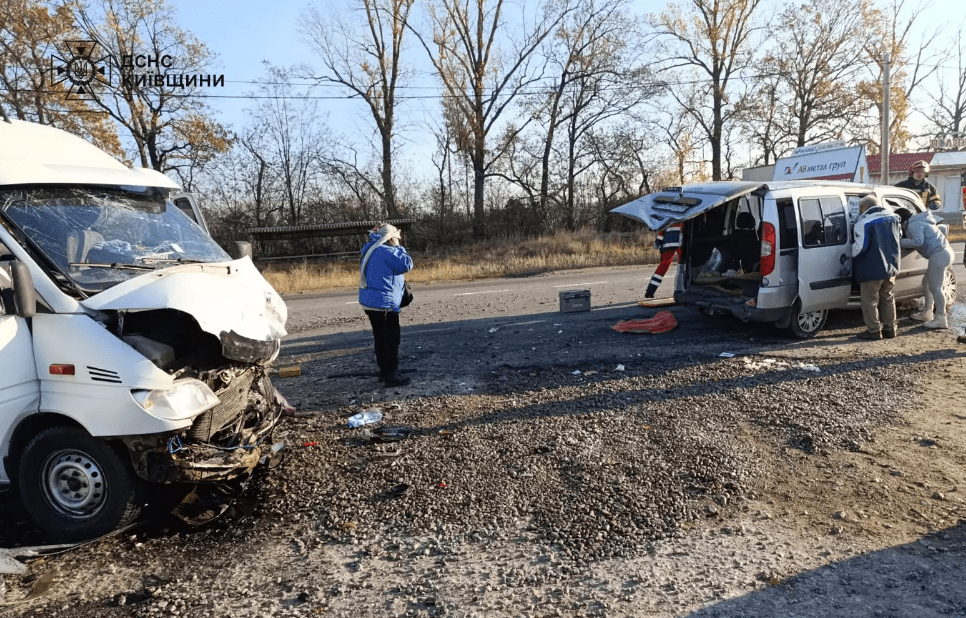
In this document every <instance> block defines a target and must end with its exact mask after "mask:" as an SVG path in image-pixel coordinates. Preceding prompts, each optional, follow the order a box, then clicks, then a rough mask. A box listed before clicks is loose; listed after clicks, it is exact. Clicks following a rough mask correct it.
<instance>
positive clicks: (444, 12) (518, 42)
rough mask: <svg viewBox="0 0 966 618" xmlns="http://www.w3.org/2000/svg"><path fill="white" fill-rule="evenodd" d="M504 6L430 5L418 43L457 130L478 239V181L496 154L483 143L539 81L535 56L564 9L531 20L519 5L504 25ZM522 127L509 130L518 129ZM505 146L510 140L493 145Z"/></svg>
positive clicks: (459, 1)
mask: <svg viewBox="0 0 966 618" xmlns="http://www.w3.org/2000/svg"><path fill="white" fill-rule="evenodd" d="M507 6H508V3H506V2H505V0H465V1H464V0H438V2H437V3H436V4H433V5H432V6H431V10H430V21H431V23H432V29H433V35H432V40H431V41H427V40H426V37H425V36H422V35H420V37H419V38H420V41H421V42H422V44H423V46H424V48H425V49H426V51H427V53H428V55H429V57H430V60H431V61H432V63H433V66H434V67H435V69H436V72H437V73H438V74H439V77H440V80H441V81H442V85H443V97H444V99H443V100H444V107H446V108H447V109H448V113H449V114H450V117H451V118H452V119H453V121H454V122H455V123H457V124H459V125H462V126H463V127H465V133H464V134H463V135H461V136H460V137H461V139H460V140H459V141H458V142H457V143H458V146H459V148H460V149H461V150H462V151H464V152H467V153H468V154H469V157H470V160H471V161H472V165H473V176H474V186H473V233H474V236H476V237H477V238H482V237H483V236H484V235H485V229H484V221H485V219H484V212H485V201H484V185H485V180H486V178H487V175H488V173H489V168H490V166H491V165H492V164H493V162H494V161H496V160H498V159H499V158H500V157H501V156H502V155H503V152H504V151H503V149H502V148H498V149H496V150H493V151H491V150H490V149H489V146H491V145H492V144H488V139H489V138H490V137H491V132H493V131H494V128H495V127H497V126H498V123H499V122H501V121H502V120H503V119H504V115H505V114H507V112H508V110H511V109H512V106H513V104H514V103H515V102H516V100H517V98H518V97H519V96H520V94H521V93H522V92H524V91H525V89H526V88H528V87H529V86H530V85H532V84H534V83H536V81H537V80H538V78H539V77H540V73H539V67H536V66H535V64H536V62H535V53H536V51H537V49H538V48H539V46H540V44H541V43H542V42H543V40H544V39H545V38H546V37H547V36H549V35H550V34H551V33H552V32H553V31H554V30H555V29H556V28H557V26H558V25H559V23H560V21H561V20H562V19H563V18H564V16H566V14H567V13H568V11H569V9H568V8H567V7H566V6H563V5H560V4H558V3H555V2H554V1H552V0H551V1H549V2H547V3H546V4H545V5H543V7H541V9H540V10H538V11H537V15H535V16H528V15H527V13H526V7H524V10H523V14H522V15H521V16H520V18H519V20H518V21H517V22H515V23H513V24H512V27H511V25H510V24H508V23H507V19H506V16H505V15H504V9H505V8H506V7H507ZM526 124H527V122H526V121H525V122H522V123H520V124H519V125H517V126H516V128H515V130H516V131H518V132H519V131H522V130H523V128H524V127H525V126H526ZM454 134H455V133H454ZM512 142H513V140H512V136H511V138H509V139H502V140H501V141H500V144H501V145H507V144H511V143H512Z"/></svg>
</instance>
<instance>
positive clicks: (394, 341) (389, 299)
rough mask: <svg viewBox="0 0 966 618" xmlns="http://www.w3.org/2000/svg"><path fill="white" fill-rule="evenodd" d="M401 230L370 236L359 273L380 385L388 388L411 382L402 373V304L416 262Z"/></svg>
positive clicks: (383, 229)
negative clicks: (410, 272)
mask: <svg viewBox="0 0 966 618" xmlns="http://www.w3.org/2000/svg"><path fill="white" fill-rule="evenodd" d="M400 236H401V235H400V232H399V229H398V228H396V227H395V226H393V225H389V224H388V223H387V224H385V225H383V226H381V227H379V228H377V229H374V230H372V231H371V232H369V242H367V243H366V245H365V246H364V247H363V248H362V263H361V265H360V273H359V304H360V305H362V306H363V307H364V308H365V312H366V316H368V318H369V323H370V324H371V325H372V339H373V342H374V344H375V349H376V364H378V365H379V381H380V382H382V383H383V384H385V385H386V386H404V385H406V384H409V378H403V377H401V376H399V375H398V373H397V372H398V370H399V341H400V339H401V331H400V328H399V303H400V301H402V296H403V288H404V287H405V283H406V277H405V273H408V272H409V271H410V270H412V268H413V259H412V258H411V257H409V253H407V252H406V249H405V248H404V247H403V246H401V245H400V244H399V239H400Z"/></svg>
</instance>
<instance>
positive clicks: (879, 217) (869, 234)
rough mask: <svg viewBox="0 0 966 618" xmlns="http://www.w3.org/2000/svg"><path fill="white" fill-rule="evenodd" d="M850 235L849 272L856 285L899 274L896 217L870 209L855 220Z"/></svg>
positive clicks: (898, 220)
mask: <svg viewBox="0 0 966 618" xmlns="http://www.w3.org/2000/svg"><path fill="white" fill-rule="evenodd" d="M852 234H853V237H852V272H853V273H855V280H856V281H858V282H859V283H862V282H863V281H882V280H884V279H888V278H889V277H893V276H895V275H897V274H899V240H900V238H902V224H901V222H900V219H899V215H896V214H893V213H892V212H890V211H888V210H886V209H885V208H883V207H882V206H873V207H871V208H869V209H868V210H866V211H865V213H863V214H862V216H860V217H859V218H858V220H857V221H856V222H855V226H854V227H853V230H852Z"/></svg>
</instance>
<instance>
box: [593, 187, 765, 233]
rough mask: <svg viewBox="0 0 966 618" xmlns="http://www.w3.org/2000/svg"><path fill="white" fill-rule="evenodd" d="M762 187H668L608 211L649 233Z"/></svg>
mask: <svg viewBox="0 0 966 618" xmlns="http://www.w3.org/2000/svg"><path fill="white" fill-rule="evenodd" d="M765 188H767V185H765V184H763V183H760V182H741V181H727V182H708V183H699V184H692V185H687V186H684V187H670V188H668V189H663V190H661V191H658V192H656V193H650V194H648V195H645V196H643V197H639V198H637V199H636V200H634V201H632V202H628V203H626V204H624V205H623V206H618V207H617V208H614V209H613V210H611V212H614V213H617V214H621V215H624V216H626V217H630V218H631V219H634V220H635V221H640V222H641V223H643V224H644V225H646V226H647V227H649V228H651V229H652V230H660V229H663V228H665V227H667V226H668V225H671V224H673V223H680V222H682V221H687V220H688V219H691V218H694V217H696V216H698V215H700V214H701V213H703V212H705V211H708V210H711V209H712V208H714V207H715V206H718V205H719V204H723V203H724V202H727V201H728V200H733V199H735V198H737V197H741V196H742V195H745V194H747V193H751V192H752V191H756V190H758V189H765Z"/></svg>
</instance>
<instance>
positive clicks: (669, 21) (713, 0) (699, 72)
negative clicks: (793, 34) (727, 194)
mask: <svg viewBox="0 0 966 618" xmlns="http://www.w3.org/2000/svg"><path fill="white" fill-rule="evenodd" d="M760 3H761V0H690V1H689V2H688V3H687V4H686V6H687V7H688V12H687V13H683V12H682V11H681V9H680V8H679V7H677V6H675V5H671V6H669V7H668V8H667V9H666V10H665V11H664V12H663V13H661V14H660V15H658V16H656V17H653V16H652V17H651V24H652V27H653V29H654V33H655V34H656V36H657V37H658V39H659V41H661V43H662V50H661V52H660V59H661V65H662V68H663V69H664V70H665V71H667V72H668V73H669V74H674V76H673V77H670V80H669V81H670V83H669V84H668V89H667V92H668V93H669V94H670V95H671V96H672V97H674V98H675V99H676V100H677V102H678V104H679V105H680V106H681V107H682V109H684V111H685V113H687V114H688V115H690V116H692V117H693V118H694V119H695V120H696V121H697V122H698V125H699V126H700V127H701V130H702V131H703V133H704V136H705V139H706V140H707V142H708V145H709V146H710V148H711V175H712V179H713V180H721V178H722V174H721V170H722V158H721V155H722V142H723V139H724V137H725V136H726V135H727V131H726V127H725V125H726V124H728V123H730V122H732V121H735V120H736V115H737V114H739V113H740V112H741V109H742V105H743V104H744V101H743V96H742V93H741V92H739V91H738V88H739V87H740V86H741V83H740V78H741V74H742V72H744V71H745V70H747V69H749V68H751V67H752V63H753V58H754V52H755V49H754V46H753V43H754V41H753V38H752V37H753V36H754V35H755V33H756V31H757V29H758V28H759V26H758V25H757V24H756V22H755V19H756V13H755V12H756V9H757V8H758V6H759V4H760ZM682 69H686V71H684V70H682ZM692 84H693V85H695V86H696V87H697V88H699V90H700V92H699V95H700V96H692V92H690V89H686V88H685V89H684V91H685V92H686V94H687V96H681V95H680V94H679V92H681V91H682V86H687V85H692Z"/></svg>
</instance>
